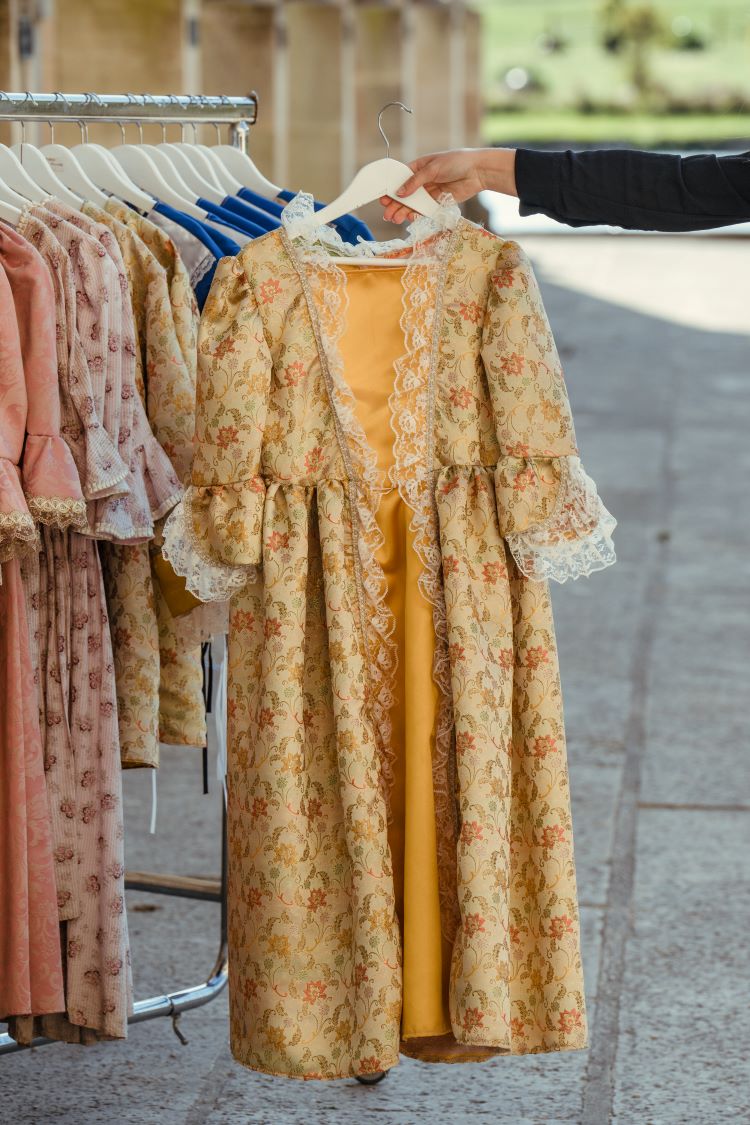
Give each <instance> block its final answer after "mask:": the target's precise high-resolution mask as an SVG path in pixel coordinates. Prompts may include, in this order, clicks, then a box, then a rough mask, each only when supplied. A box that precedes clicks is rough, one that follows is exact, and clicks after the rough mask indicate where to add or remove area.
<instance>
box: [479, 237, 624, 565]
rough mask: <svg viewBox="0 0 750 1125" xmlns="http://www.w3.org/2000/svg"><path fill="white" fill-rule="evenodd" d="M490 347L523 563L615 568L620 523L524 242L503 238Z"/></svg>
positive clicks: (508, 534) (507, 516)
mask: <svg viewBox="0 0 750 1125" xmlns="http://www.w3.org/2000/svg"><path fill="white" fill-rule="evenodd" d="M481 352H482V361H483V365H484V370H485V373H486V377H487V383H488V388H489V394H490V401H491V404H492V411H493V415H494V420H495V430H496V435H497V440H498V445H499V456H498V461H497V465H496V466H495V469H494V482H495V496H496V503H497V515H498V522H499V527H500V533H501V535H502V536H503V538H504V539H505V540H506V543H507V544H508V547H509V549H510V551H511V554H512V555H513V558H514V559H515V562H516V565H517V566H518V568H519V570H520V571H521V572H522V573H523V574H524V575H526V577H527V578H531V579H533V580H536V581H544V580H547V579H555V581H557V582H565V581H567V580H568V579H569V578H580V577H581V576H582V575H587V574H590V573H591V572H592V571H595V570H601V569H602V568H603V567H606V566H610V565H611V564H612V563H613V562H614V561H615V551H614V546H613V543H612V531H613V530H614V528H615V526H616V521H615V519H614V517H613V516H612V515H611V514H610V513H609V512H608V511H607V509H606V508H605V506H604V504H603V503H602V501H601V499H600V497H599V494H598V492H597V488H596V485H595V484H594V482H593V480H592V479H591V477H589V476H588V474H587V473H586V471H585V470H584V468H583V465H582V463H581V459H580V457H579V451H578V447H577V445H576V438H575V431H574V427H573V418H572V414H571V410H570V403H569V401H568V393H567V389H566V386H565V380H564V377H563V372H562V367H561V365H560V359H559V356H558V353H557V348H556V346H555V342H554V339H553V337H552V331H551V329H550V326H549V321H548V319H547V314H546V312H545V310H544V306H543V304H542V299H541V294H540V292H539V286H538V284H537V281H536V278H535V276H534V272H533V269H532V267H531V263H530V261H529V259H528V257H527V255H526V254H525V253H524V251H523V250H522V249H521V248H520V246H518V244H517V243H515V242H511V241H509V242H504V243H503V246H502V249H501V251H500V253H499V255H498V260H497V263H496V266H495V269H494V271H493V273H492V275H491V277H490V291H489V297H488V304H487V313H486V317H485V322H484V325H483V331H482V349H481Z"/></svg>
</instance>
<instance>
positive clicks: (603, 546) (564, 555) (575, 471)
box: [506, 457, 617, 582]
mask: <svg viewBox="0 0 750 1125" xmlns="http://www.w3.org/2000/svg"><path fill="white" fill-rule="evenodd" d="M563 465H564V470H563V479H562V480H561V482H560V488H559V491H558V495H557V501H556V503H555V508H554V511H553V512H552V514H551V515H550V516H549V517H548V519H546V520H545V521H544V522H543V523H539V524H536V525H535V526H534V527H531V528H529V529H528V530H527V531H524V532H513V533H510V534H509V535H507V536H506V542H507V544H508V546H509V547H510V550H511V554H512V555H513V558H514V559H515V561H516V565H517V566H518V569H519V570H520V571H521V573H522V574H525V575H526V577H527V578H531V579H533V580H534V581H536V582H543V581H545V580H548V579H554V581H555V582H567V581H568V579H571V578H572V579H576V578H581V577H585V576H587V575H589V574H592V573H593V572H594V571H595V570H603V569H604V568H605V567H607V566H612V564H613V563H614V562H616V561H617V556H616V554H615V548H614V544H613V542H612V532H613V531H614V529H615V528H616V527H617V520H616V519H615V518H614V516H613V515H612V513H611V512H609V511H608V510H607V509H606V508H605V506H604V504H603V503H602V501H601V498H600V497H599V494H598V492H597V490H596V485H595V484H594V482H593V480H592V479H591V477H590V476H588V474H587V473H586V471H585V469H584V468H583V465H582V464H581V460H580V458H579V457H566V458H564V459H563Z"/></svg>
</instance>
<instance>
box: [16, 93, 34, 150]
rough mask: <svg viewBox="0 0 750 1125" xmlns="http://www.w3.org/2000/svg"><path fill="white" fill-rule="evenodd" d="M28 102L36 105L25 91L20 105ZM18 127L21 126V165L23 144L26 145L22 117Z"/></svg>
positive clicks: (24, 123)
mask: <svg viewBox="0 0 750 1125" xmlns="http://www.w3.org/2000/svg"><path fill="white" fill-rule="evenodd" d="M29 101H30V102H31V103H32V104H36V103H35V102H34V99H33V97H32V96H31V94H30V93H29V91H28V90H26V91H25V92H24V96H23V103H22V104H23V105H26V102H29ZM20 125H21V163H22V164H23V146H24V144H25V143H26V122H25V120H24V119H23V117H22V118H21V121H20Z"/></svg>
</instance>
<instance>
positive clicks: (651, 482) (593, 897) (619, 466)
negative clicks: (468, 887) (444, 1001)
mask: <svg viewBox="0 0 750 1125" xmlns="http://www.w3.org/2000/svg"><path fill="white" fill-rule="evenodd" d="M524 245H525V247H526V248H527V249H528V251H529V253H530V254H531V256H532V258H533V259H534V262H535V264H536V267H537V273H538V276H539V278H540V280H541V282H542V285H543V290H544V295H545V301H546V306H547V309H548V313H549V316H550V319H551V321H552V326H553V329H554V331H555V334H556V338H557V340H558V345H559V347H560V350H561V353H562V355H563V360H564V363H565V367H566V372H567V379H568V384H569V389H570V395H571V399H572V403H573V408H574V413H575V417H576V424H577V433H578V441H579V445H580V447H581V452H582V456H583V460H584V464H585V466H586V468H587V469H588V471H589V472H590V473H591V475H592V476H593V477H594V478H595V479H596V480H597V482H598V485H599V487H600V491H601V493H602V495H603V497H604V499H605V502H606V503H607V505H608V507H609V508H610V509H611V510H612V512H613V513H614V514H615V516H616V517H617V518H618V520H619V527H618V529H617V531H616V532H615V537H616V543H617V549H618V556H619V562H618V564H617V566H615V567H612V568H610V569H609V570H607V571H604V572H602V573H599V574H595V575H593V576H592V577H591V578H589V579H585V580H582V581H579V582H576V583H571V584H568V585H566V586H563V587H556V588H555V590H554V602H555V611H556V622H557V632H558V640H559V645H560V659H561V669H562V678H563V690H564V698H565V713H566V725H567V730H568V740H569V759H570V772H571V790H572V799H573V824H574V835H575V850H576V861H577V870H578V883H579V895H580V903H581V916H582V925H583V940H584V944H583V955H584V970H585V975H586V982H587V989H588V1005H589V1019H590V1024H591V1046H590V1048H589V1049H588V1050H586V1051H580V1052H571V1053H567V1054H559V1055H548V1056H544V1055H534V1056H529V1057H519V1058H507V1057H506V1058H498V1059H495V1060H493V1061H491V1062H487V1063H484V1064H480V1065H464V1066H453V1067H448V1066H430V1065H429V1064H420V1063H416V1062H414V1061H411V1060H408V1059H404V1060H403V1061H402V1063H401V1065H399V1066H398V1067H397V1068H395V1069H394V1070H393V1072H392V1073H391V1074H389V1076H388V1077H387V1079H386V1080H385V1082H383V1083H382V1084H381V1085H379V1086H375V1087H371V1088H367V1087H363V1086H360V1085H359V1084H358V1083H356V1082H354V1081H348V1080H346V1081H338V1082H330V1083H324V1082H307V1083H303V1082H294V1081H291V1080H285V1079H280V1078H272V1077H268V1076H265V1075H258V1074H253V1073H251V1072H249V1071H246V1070H244V1069H242V1068H241V1067H240V1066H238V1065H237V1064H235V1063H233V1062H232V1060H231V1058H230V1056H229V1053H228V1049H227V1010H226V996H223V997H221V998H220V999H219V1000H218V1001H216V1002H215V1003H213V1004H211V1005H209V1006H208V1007H205V1008H203V1009H201V1010H199V1011H194V1012H191V1013H188V1014H186V1015H185V1016H183V1018H182V1021H181V1026H182V1029H183V1031H184V1033H185V1034H186V1035H187V1037H188V1040H189V1042H188V1045H187V1046H184V1047H183V1046H181V1045H180V1043H179V1042H178V1040H177V1039H176V1037H175V1036H174V1034H173V1032H172V1030H171V1026H170V1023H169V1021H167V1020H158V1021H156V1022H153V1023H149V1024H141V1025H139V1026H137V1027H133V1028H132V1029H131V1032H130V1036H129V1039H128V1041H127V1043H125V1044H102V1045H98V1046H96V1047H92V1048H88V1049H81V1048H75V1047H66V1046H61V1045H56V1046H47V1047H42V1048H39V1049H38V1050H35V1051H34V1052H26V1053H23V1054H17V1055H12V1056H6V1057H4V1058H0V1090H1V1091H2V1094H1V1095H0V1097H1V1104H2V1120H3V1121H8V1122H18V1123H19V1125H20V1123H24V1125H25V1123H27V1122H28V1123H29V1125H31V1123H33V1125H51V1123H53V1122H54V1123H58V1122H59V1123H64V1125H99V1123H101V1125H126V1123H128V1125H129V1123H133V1125H235V1123H238V1125H239V1123H243V1122H259V1123H264V1125H265V1123H268V1125H296V1123H297V1122H304V1123H305V1125H317V1123H323V1122H326V1123H331V1125H335V1123H338V1122H341V1123H343V1122H347V1123H348V1122H349V1121H351V1120H352V1119H355V1120H356V1121H357V1122H358V1123H361V1125H368V1123H371V1122H372V1123H374V1122H380V1123H388V1125H410V1123H411V1122H428V1121H429V1122H441V1125H454V1123H461V1122H464V1121H467V1120H472V1121H478V1122H485V1121H486V1122H493V1123H500V1122H502V1123H509V1125H556V1123H558V1122H576V1123H579V1125H606V1123H608V1122H610V1121H611V1122H616V1123H617V1125H719V1123H723V1122H750V1072H749V1070H748V1065H749V1064H748V1043H749V1042H750V1014H749V1012H748V971H747V965H748V954H749V952H750V950H749V949H748V930H749V928H750V927H748V919H750V881H749V880H748V863H747V855H748V847H749V845H750V776H749V774H750V766H749V764H748V763H749V762H750V756H749V755H748V733H747V722H746V711H747V701H748V686H747V678H748V663H749V659H748V658H749V655H750V562H749V561H748V560H749V559H750V518H749V517H750V503H749V502H748V488H749V485H750V440H748V435H749V434H750V244H749V243H748V241H747V240H743V239H716V240H714V239H709V238H703V239H698V238H686V237H682V238H679V237H678V238H638V237H634V238H624V237H623V238H604V237H597V236H591V235H589V236H587V237H586V238H585V239H582V238H576V237H570V238H562V237H559V236H555V237H551V238H549V237H547V238H543V237H539V238H533V237H528V238H524ZM125 787H126V793H127V806H128V817H127V820H128V834H127V852H128V864H129V866H130V867H131V868H141V869H143V868H147V869H154V868H158V869H160V870H164V871H180V872H182V873H188V874H211V873H213V872H215V871H216V870H217V867H218V826H219V815H218V814H219V795H218V792H217V791H216V785H215V784H214V785H213V790H214V792H213V794H212V795H211V796H209V797H204V796H202V794H201V781H200V763H199V756H198V755H197V754H196V753H195V752H193V751H179V750H171V751H168V752H165V754H164V760H163V768H162V770H161V772H160V775H159V812H158V824H157V828H158V831H157V834H156V836H150V835H149V833H148V820H149V812H150V786H149V779H148V778H147V777H144V776H142V775H140V774H138V773H128V774H127V775H126V777H125ZM129 908H130V926H131V931H132V944H133V958H134V969H135V979H136V987H137V994H138V996H139V997H145V996H149V995H153V994H155V993H160V992H162V991H164V990H169V989H172V988H175V987H180V986H184V985H188V984H193V983H197V982H198V981H199V980H201V979H203V977H204V975H205V974H206V972H207V971H208V970H209V968H210V967H211V965H212V964H213V960H214V956H215V953H216V946H217V942H218V911H217V908H216V907H215V906H213V905H210V904H199V903H190V902H186V903H183V902H180V901H178V900H174V899H166V898H162V899H158V898H156V897H153V896H148V895H145V894H139V893H135V892H131V893H130V894H129Z"/></svg>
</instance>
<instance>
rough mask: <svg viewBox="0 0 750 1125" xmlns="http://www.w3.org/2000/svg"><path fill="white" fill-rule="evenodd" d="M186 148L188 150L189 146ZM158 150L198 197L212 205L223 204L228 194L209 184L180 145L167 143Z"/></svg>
mask: <svg viewBox="0 0 750 1125" xmlns="http://www.w3.org/2000/svg"><path fill="white" fill-rule="evenodd" d="M185 147H186V148H187V147H188V146H185ZM158 148H159V151H160V152H161V153H163V154H164V155H165V156H166V157H167V159H168V160H170V161H171V162H172V164H173V166H174V168H175V169H176V170H177V172H178V173H179V174H180V176H181V177H182V179H183V181H184V183H185V184H186V185H187V186H188V187H189V188H190V190H191V191H194V192H195V193H196V195H197V196H201V197H202V198H203V199H210V200H211V202H212V203H221V202H222V200H223V199H224V197H225V196H226V194H227V193H226V192H225V191H222V190H221V188H219V187H217V186H216V185H215V184H214V183H209V181H208V180H207V179H206V178H205V176H203V175H202V174H201V172H200V171H199V170H198V169H197V168H196V167H195V165H194V164H193V163H192V161H191V160H190V157H189V156H188V155H187V153H185V152H183V150H182V149H181V148H180V146H179V145H173V144H167V143H166V142H165V143H163V144H160V145H159V146H158Z"/></svg>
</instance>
